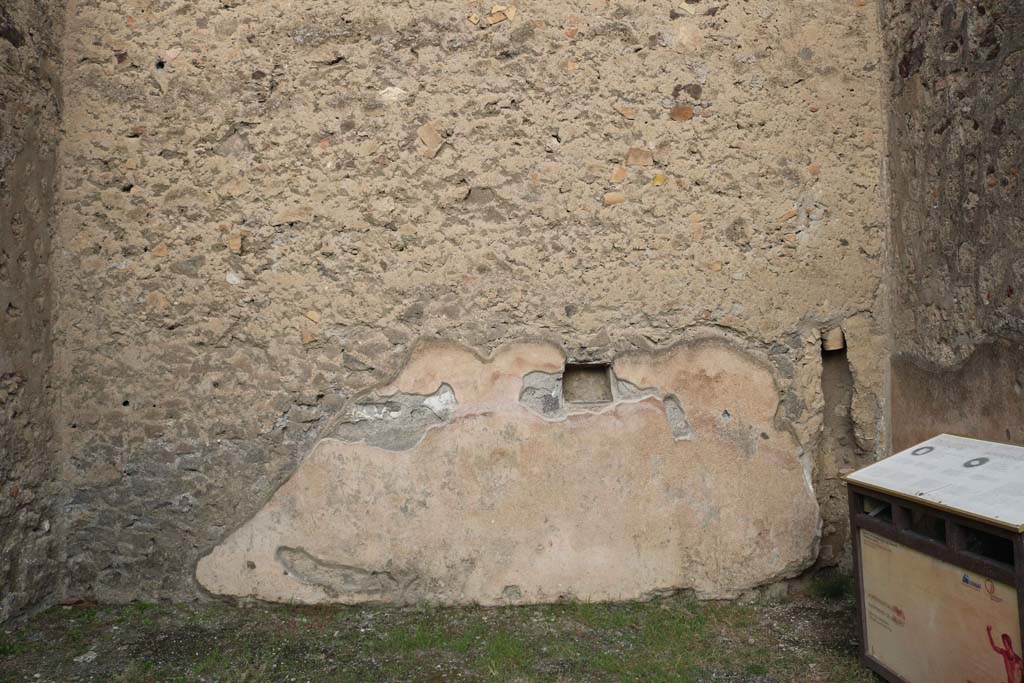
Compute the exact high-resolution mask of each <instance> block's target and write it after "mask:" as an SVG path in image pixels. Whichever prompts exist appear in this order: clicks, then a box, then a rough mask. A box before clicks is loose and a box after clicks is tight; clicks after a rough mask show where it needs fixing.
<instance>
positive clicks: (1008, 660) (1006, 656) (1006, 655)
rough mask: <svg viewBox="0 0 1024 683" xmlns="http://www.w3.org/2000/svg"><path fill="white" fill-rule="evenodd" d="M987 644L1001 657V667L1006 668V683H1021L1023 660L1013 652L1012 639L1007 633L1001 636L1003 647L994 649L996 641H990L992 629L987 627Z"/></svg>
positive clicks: (1023, 672)
mask: <svg viewBox="0 0 1024 683" xmlns="http://www.w3.org/2000/svg"><path fill="white" fill-rule="evenodd" d="M987 630H988V642H989V644H990V645H991V646H992V649H993V650H995V651H996V652H997V653H999V654H1000V655H1002V656H1003V666H1005V667H1006V683H1021V677H1022V676H1024V660H1022V659H1021V658H1020V655H1019V654H1017V653H1016V652H1014V651H1013V639H1012V638H1010V635H1009V634H1008V633H1004V634H1003V647H996V641H994V640H992V627H991V626H988V627H987Z"/></svg>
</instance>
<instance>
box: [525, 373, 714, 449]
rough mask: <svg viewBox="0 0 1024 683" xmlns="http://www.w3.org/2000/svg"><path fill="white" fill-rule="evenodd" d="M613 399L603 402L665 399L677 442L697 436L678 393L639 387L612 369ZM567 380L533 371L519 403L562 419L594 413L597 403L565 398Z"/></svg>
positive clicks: (553, 417)
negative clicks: (591, 403)
mask: <svg viewBox="0 0 1024 683" xmlns="http://www.w3.org/2000/svg"><path fill="white" fill-rule="evenodd" d="M611 386H612V402H611V403H607V404H601V406H600V407H601V408H603V407H604V406H606V405H615V404H617V403H633V402H636V401H642V400H644V399H647V398H658V399H661V401H662V403H664V405H665V417H666V419H667V420H668V424H669V428H670V429H671V430H672V437H673V438H674V439H675V440H676V441H690V440H692V439H693V438H694V436H696V434H695V432H694V430H693V427H692V426H691V425H690V422H689V420H687V418H686V410H685V409H684V408H683V404H682V401H680V400H679V397H678V396H675V395H674V394H668V395H667V396H665V397H664V398H662V397H661V393H660V392H659V391H658V389H657V388H656V387H638V386H637V385H635V384H633V383H632V382H629V381H627V380H624V379H619V378H618V377H616V376H615V373H614V371H613V372H612V384H611ZM562 390H563V382H562V375H561V374H558V373H548V372H530V373H527V374H526V375H525V376H524V377H523V388H522V391H520V392H519V403H521V404H522V405H524V406H526V407H527V408H529V409H530V410H532V411H533V412H535V413H538V414H539V415H541V416H543V417H546V418H549V419H553V420H562V419H565V418H567V417H568V416H569V415H574V414H578V413H587V412H594V410H593V409H594V406H587V405H586V404H578V403H577V404H573V403H569V402H565V401H563V400H562Z"/></svg>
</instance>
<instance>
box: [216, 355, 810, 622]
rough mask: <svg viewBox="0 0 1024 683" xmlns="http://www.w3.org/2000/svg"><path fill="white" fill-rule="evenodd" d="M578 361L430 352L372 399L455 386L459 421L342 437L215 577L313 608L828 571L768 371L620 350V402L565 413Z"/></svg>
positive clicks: (311, 460) (228, 548) (714, 593)
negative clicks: (392, 436) (565, 393)
mask: <svg viewBox="0 0 1024 683" xmlns="http://www.w3.org/2000/svg"><path fill="white" fill-rule="evenodd" d="M564 365H565V359H564V357H563V355H562V353H561V351H560V350H559V349H558V348H556V347H554V346H550V345H545V344H521V345H512V346H506V347H503V348H502V349H500V350H499V351H497V352H496V354H495V355H494V356H493V357H492V358H490V359H481V358H480V357H478V356H476V355H475V354H473V353H472V352H471V351H469V350H467V349H465V348H462V347H459V346H456V345H452V344H446V343H438V342H435V343H430V344H424V345H421V346H419V347H418V350H417V351H416V352H415V353H414V354H413V356H412V357H411V358H410V360H409V362H408V363H407V364H406V366H405V368H404V370H403V371H402V372H401V374H400V375H399V376H398V378H397V379H396V380H395V381H394V382H393V383H392V384H391V385H389V386H387V387H384V388H382V389H380V390H379V391H378V392H376V396H375V397H374V399H373V401H375V402H376V401H380V400H385V401H386V400H387V399H386V398H384V399H382V397H388V396H393V397H396V398H395V399H394V400H395V401H396V404H400V403H403V402H404V404H405V405H408V404H409V403H410V401H412V402H414V401H413V400H412V399H409V397H417V396H418V397H420V398H419V399H416V400H419V401H424V400H426V399H424V398H423V397H431V396H434V397H436V396H438V395H439V394H438V392H441V394H440V395H442V396H447V395H448V391H450V392H451V394H452V395H453V397H454V400H447V401H446V402H445V405H446V406H448V408H446V410H450V413H445V418H444V419H442V420H441V421H440V422H437V423H431V424H426V423H425V422H420V423H416V424H417V426H416V429H418V430H419V432H420V433H419V436H418V438H417V439H416V440H412V439H409V438H406V437H403V438H402V439H400V440H399V442H400V445H401V446H402V447H401V448H399V447H396V446H397V445H398V444H397V443H390V444H387V443H383V442H381V441H380V440H379V439H378V440H377V441H375V442H372V440H373V439H376V438H377V437H375V436H372V430H363V431H362V432H358V433H357V432H347V431H346V429H345V428H342V429H335V430H334V431H332V432H329V433H333V434H334V436H332V437H328V438H324V439H321V440H320V441H319V443H317V444H316V446H315V447H314V448H313V450H312V452H311V453H310V454H309V455H308V456H307V457H306V458H305V460H304V461H303V462H302V463H301V464H300V465H299V467H298V469H297V470H296V472H295V473H294V474H293V475H292V477H291V478H290V479H289V480H288V481H287V482H285V484H284V485H283V486H282V487H281V488H280V489H279V490H278V491H277V492H276V493H275V494H274V495H273V496H272V497H271V499H270V500H269V501H268V502H267V504H266V505H265V506H264V507H263V509H262V510H260V511H259V512H258V513H257V514H256V515H255V516H254V517H253V518H252V519H250V520H249V521H248V522H246V523H245V524H243V525H242V527H241V528H239V529H238V530H237V531H235V532H234V533H232V534H231V535H229V536H228V537H227V538H226V539H225V540H224V541H223V542H222V543H221V544H220V545H218V546H217V547H215V548H214V549H213V550H212V552H210V553H209V554H208V555H206V556H205V557H203V558H202V559H201V560H200V561H199V564H198V567H197V570H196V575H197V578H198V580H199V582H200V584H201V585H203V586H204V587H205V588H206V589H208V590H209V591H211V592H213V593H215V594H219V595H230V596H239V597H242V596H251V597H255V598H259V599H263V600H272V601H286V602H299V603H328V602H337V603H360V602H367V601H380V602H410V601H432V602H445V603H481V604H505V603H528V602H542V601H554V600H558V599H562V598H566V597H569V598H575V599H580V600H621V599H631V598H639V597H644V596H647V595H651V594H655V593H659V592H662V591H671V590H679V589H692V590H694V591H696V593H697V594H698V595H700V596H702V597H706V598H722V597H730V596H735V595H737V594H738V593H740V592H742V591H744V590H746V589H749V588H752V587H754V586H757V585H760V584H764V583H767V582H771V581H774V580H777V579H781V578H785V577H790V576H793V575H795V574H797V573H798V572H799V571H801V570H802V569H803V568H805V567H807V566H808V565H809V564H810V563H811V562H812V561H813V560H814V557H815V555H816V552H817V544H818V535H819V518H818V507H817V502H816V501H815V498H814V495H813V492H812V491H811V488H810V486H809V483H808V478H807V476H806V474H805V470H804V465H803V464H802V462H801V459H800V449H799V446H798V444H797V443H796V442H795V440H794V439H793V437H792V436H791V435H790V433H789V432H788V431H786V430H785V429H783V428H781V427H780V426H779V425H777V424H776V420H775V415H776V408H777V407H778V402H779V397H778V392H777V390H776V387H775V384H774V381H773V378H772V375H771V373H770V371H769V370H768V369H767V367H766V366H764V365H762V364H761V363H760V362H759V361H758V360H757V359H755V358H754V357H752V356H751V355H749V354H748V353H746V352H743V351H741V350H739V349H738V348H736V347H734V346H733V345H732V344H731V343H729V342H727V341H725V340H722V339H717V338H716V339H706V340H702V341H698V342H694V343H691V344H688V345H686V346H679V347H675V348H673V349H672V350H669V351H665V352H662V353H656V354H637V355H630V356H624V357H620V358H618V359H617V360H616V362H615V363H614V364H613V366H612V368H611V373H612V386H613V388H614V390H613V395H612V398H611V400H610V401H608V402H606V403H602V404H592V403H588V404H566V403H564V402H559V401H558V398H559V397H558V396H557V393H558V392H559V391H560V385H561V382H560V375H561V372H562V369H563V367H564ZM445 387H447V388H448V389H447V390H446V389H445ZM622 387H626V388H627V389H628V390H627V391H622ZM538 396H539V397H540V398H539V399H538ZM524 398H525V399H526V400H523V399H524ZM556 403H558V405H556ZM356 404H357V405H358V404H360V402H358V401H357V402H356ZM364 404H365V402H364ZM352 410H353V409H351V408H350V409H349V410H348V411H345V412H343V415H342V416H341V418H340V420H341V425H345V424H349V423H350V421H351V416H352ZM370 419H373V418H370ZM380 419H382V420H383V419H390V418H380ZM394 419H398V416H397V415H396V416H395V418H394ZM409 419H410V420H411V419H412V418H409ZM396 428H398V429H401V428H400V427H397V426H396ZM353 438H358V439H360V440H359V441H352V440H346V439H353ZM752 501H756V504H754V503H752Z"/></svg>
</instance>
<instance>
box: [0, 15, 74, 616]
mask: <svg viewBox="0 0 1024 683" xmlns="http://www.w3.org/2000/svg"><path fill="white" fill-rule="evenodd" d="M60 11H61V9H60V4H59V3H43V2H38V1H36V0H13V1H11V2H6V1H5V2H4V3H3V4H2V5H0V622H4V621H6V620H7V619H10V618H12V617H16V616H18V615H20V614H24V613H26V612H29V611H31V610H33V609H36V608H39V607H43V606H45V605H47V604H49V603H50V602H52V600H53V599H54V595H55V590H56V587H57V583H58V582H57V573H58V567H59V557H58V554H59V551H60V544H59V542H58V538H57V537H58V534H57V524H56V522H55V515H56V513H57V510H56V501H57V490H58V489H57V479H58V477H57V458H56V454H55V451H56V449H55V448H53V444H52V442H51V439H52V429H51V422H50V410H49V400H48V390H47V385H48V371H49V366H50V358H51V354H50V347H51V345H50V319H51V315H50V314H51V297H50V286H49V278H50V275H49V255H50V228H51V209H52V206H53V202H52V197H53V195H54V184H55V168H56V159H57V140H58V135H59V119H60V89H59V83H58V78H57V73H58V68H59V67H58V65H59V59H58V53H59V37H60V23H61V22H60Z"/></svg>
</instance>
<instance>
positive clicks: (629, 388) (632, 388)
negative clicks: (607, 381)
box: [612, 372, 658, 401]
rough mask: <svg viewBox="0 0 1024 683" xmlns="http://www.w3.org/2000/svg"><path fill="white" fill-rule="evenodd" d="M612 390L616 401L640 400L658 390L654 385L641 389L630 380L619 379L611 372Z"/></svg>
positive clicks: (653, 394)
mask: <svg viewBox="0 0 1024 683" xmlns="http://www.w3.org/2000/svg"><path fill="white" fill-rule="evenodd" d="M612 379H613V380H614V381H613V382H612V391H613V392H614V394H615V400H616V401H641V400H643V399H645V398H648V397H650V396H657V395H658V390H657V389H655V388H654V387H647V388H645V389H641V388H640V387H638V386H637V385H635V384H633V383H632V382H627V381H626V380H624V379H619V378H618V377H616V376H615V373H614V372H612Z"/></svg>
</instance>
